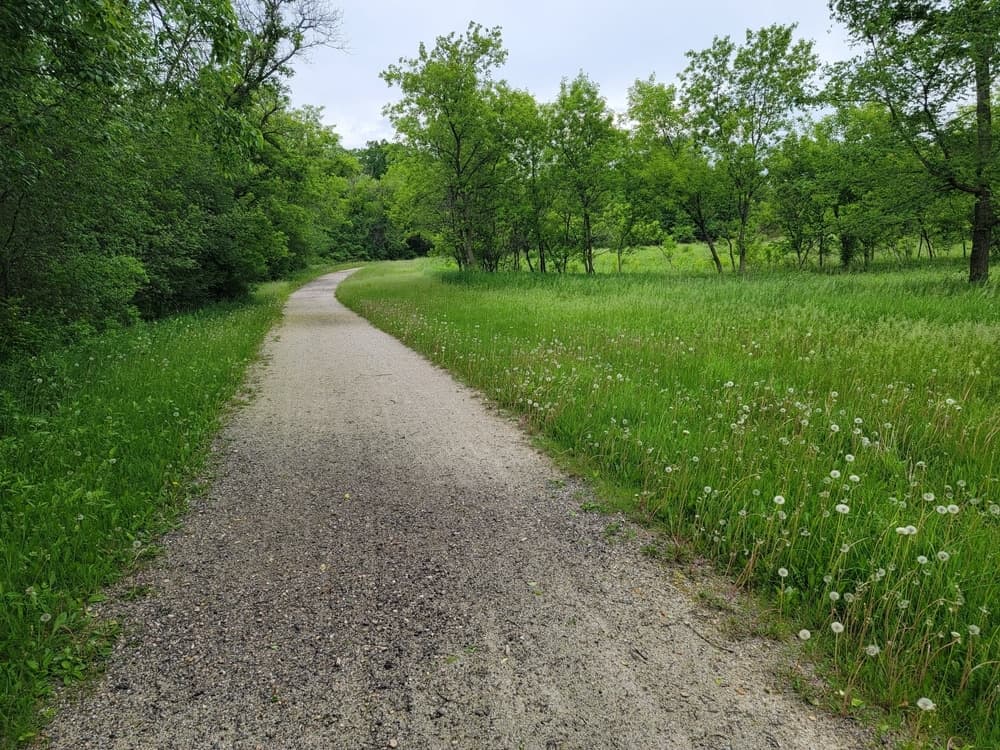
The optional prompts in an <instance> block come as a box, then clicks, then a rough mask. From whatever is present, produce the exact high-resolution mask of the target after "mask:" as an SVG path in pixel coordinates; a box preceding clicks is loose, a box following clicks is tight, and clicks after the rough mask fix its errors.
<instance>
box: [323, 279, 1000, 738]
mask: <svg viewBox="0 0 1000 750" xmlns="http://www.w3.org/2000/svg"><path fill="white" fill-rule="evenodd" d="M949 269H950V267H942V268H937V269H929V270H928V269H924V270H907V271H900V272H894V273H890V272H886V273H878V274H870V275H850V276H846V275H845V276H819V275H807V274H799V273H788V274H786V273H775V274H773V275H765V276H762V277H758V278H751V279H743V280H741V279H738V278H730V277H725V278H716V277H708V276H706V277H704V278H701V277H696V276H687V277H685V278H677V277H670V276H666V275H651V274H650V275H641V274H637V275H631V276H623V277H607V276H605V277H597V278H594V277H590V278H588V277H585V276H577V275H573V276H561V277H560V276H556V275H547V276H540V275H537V274H527V273H523V274H470V275H461V274H458V273H454V272H444V271H440V270H433V267H432V265H430V264H428V263H426V262H425V263H423V264H420V263H416V264H415V263H408V264H392V265H383V266H375V267H371V268H369V269H365V270H364V271H361V272H359V273H358V274H355V275H354V276H352V277H351V279H350V280H349V281H347V282H345V283H344V284H343V285H341V287H340V290H339V292H338V296H339V297H340V299H341V300H342V301H343V302H345V303H346V304H348V305H349V306H350V307H352V308H353V309H355V310H357V311H358V312H360V313H361V314H363V315H364V316H365V317H367V318H368V319H370V320H371V321H372V322H374V323H375V324H376V325H378V326H379V327H381V328H383V329H385V330H387V331H389V332H390V333H392V334H393V335H395V336H397V337H399V338H400V339H401V340H403V341H404V342H406V343H407V344H408V345H410V346H412V347H413V348H415V349H417V350H418V351H420V352H422V353H424V354H425V355H426V356H428V357H429V358H430V359H432V360H433V361H434V362H436V363H439V364H441V365H443V366H445V367H447V368H448V369H450V370H452V371H453V372H455V373H456V374H457V375H458V376H459V377H460V378H461V379H463V380H465V381H466V382H468V383H470V384H472V385H474V386H475V387H477V388H480V389H481V390H483V391H484V392H486V393H487V394H488V395H489V396H490V397H492V398H493V399H494V400H496V401H497V402H498V403H499V404H501V405H502V406H504V407H506V408H508V409H511V410H514V411H516V412H519V413H520V414H521V415H523V418H524V419H525V420H526V421H527V422H528V423H529V424H530V425H531V427H532V428H533V429H534V430H536V431H538V432H539V433H541V434H542V435H544V436H545V437H546V438H547V440H548V441H549V442H550V444H551V445H554V446H555V448H556V450H558V451H560V452H561V453H563V454H564V455H566V456H568V457H571V458H572V460H573V461H574V463H576V464H578V465H580V466H582V467H584V469H585V470H586V471H588V472H590V473H592V474H593V475H594V476H595V477H600V478H601V479H603V480H606V481H609V482H611V483H612V484H613V485H615V486H617V487H618V488H620V489H621V490H622V491H623V493H624V494H625V496H626V497H628V498H630V500H629V501H628V503H627V504H628V505H629V506H630V509H631V510H632V511H634V512H635V513H637V514H639V515H641V516H643V517H645V518H647V519H649V520H652V521H655V522H656V523H658V524H660V525H662V527H663V528H665V529H666V530H668V531H669V532H670V533H671V534H673V535H675V536H677V537H679V538H683V539H688V540H691V542H692V543H693V544H694V545H695V546H696V547H697V548H698V549H699V550H700V551H701V552H703V553H706V554H708V555H711V556H712V557H714V558H715V559H716V560H717V561H718V562H719V564H720V566H721V567H722V568H723V569H724V570H725V571H727V572H728V573H729V574H730V575H731V576H732V577H733V578H735V579H736V580H737V581H738V582H740V583H742V584H748V585H753V586H754V587H756V588H757V589H758V590H761V591H764V592H767V593H769V595H770V596H771V598H772V601H773V602H774V604H775V608H776V609H778V610H780V611H781V613H783V615H784V616H785V617H786V618H787V621H788V622H789V623H790V624H791V630H792V632H796V631H799V630H800V629H801V631H802V632H801V637H802V638H803V639H804V640H805V639H808V643H807V644H806V647H807V648H808V649H813V650H814V651H813V653H814V654H815V655H816V656H817V657H820V658H829V659H830V663H832V664H833V665H835V666H833V667H832V668H831V671H832V675H831V679H832V680H833V682H834V683H835V686H836V687H837V688H839V689H840V690H842V691H843V693H842V698H838V699H837V701H838V705H839V707H841V708H842V709H843V710H845V711H850V710H851V709H852V708H854V707H857V706H859V705H861V704H862V703H863V702H869V703H877V704H879V705H882V706H884V707H886V708H888V709H889V710H890V711H892V712H894V714H895V715H896V716H898V717H901V718H902V719H903V720H904V721H905V722H906V724H907V727H908V730H909V732H911V733H912V734H911V736H912V737H914V738H934V737H942V736H946V735H948V734H952V735H956V736H958V737H961V738H962V740H963V741H965V742H968V743H974V745H975V747H977V748H996V747H1000V719H998V708H1000V628H998V627H997V625H998V620H1000V576H998V575H997V571H998V570H1000V295H998V289H997V287H996V286H989V287H986V288H970V287H969V286H968V285H967V284H965V283H964V282H963V281H962V280H961V278H960V272H958V271H954V270H949ZM930 742H931V744H933V740H930ZM956 747H961V745H960V744H959V745H956Z"/></svg>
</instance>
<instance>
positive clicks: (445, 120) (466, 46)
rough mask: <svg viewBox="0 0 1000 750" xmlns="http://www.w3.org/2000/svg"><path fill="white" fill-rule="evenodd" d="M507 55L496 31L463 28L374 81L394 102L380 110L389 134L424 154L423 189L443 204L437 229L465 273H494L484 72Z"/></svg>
mask: <svg viewBox="0 0 1000 750" xmlns="http://www.w3.org/2000/svg"><path fill="white" fill-rule="evenodd" d="M506 57H507V52H506V50H505V49H504V48H503V41H502V39H501V36H500V29H499V28H492V29H485V28H483V27H482V26H480V25H479V24H476V23H470V24H469V28H468V30H467V31H466V33H465V35H464V36H456V35H455V34H449V35H447V36H440V37H438V38H437V42H436V44H435V46H434V48H433V49H431V50H430V51H428V49H427V47H426V46H425V45H423V44H421V45H420V48H419V51H418V54H417V57H415V58H411V59H401V60H400V62H399V64H398V65H391V66H389V67H388V68H387V69H386V70H385V71H384V72H383V73H382V78H384V79H385V81H386V83H388V84H389V85H390V86H398V87H399V89H400V91H401V92H402V98H401V99H400V101H399V102H398V103H396V104H393V105H390V106H388V107H386V113H387V114H388V115H389V118H390V119H391V120H392V123H393V125H395V127H396V129H397V131H398V132H399V133H400V134H401V135H403V136H404V137H405V138H406V139H407V142H408V143H409V144H410V146H411V147H413V148H414V149H415V150H417V151H418V152H420V153H421V154H422V155H424V156H425V157H426V161H425V165H424V177H425V181H424V186H425V188H426V189H427V190H429V191H430V192H431V193H432V194H433V196H434V199H433V200H434V201H435V203H438V204H440V205H442V206H443V207H444V213H445V215H446V220H445V221H444V222H443V223H442V224H441V226H440V230H441V232H442V234H444V236H445V237H446V238H447V240H448V244H449V245H450V246H451V248H452V250H453V253H454V256H455V259H456V260H457V261H458V263H459V264H460V265H462V266H463V267H467V268H475V267H477V266H480V265H482V266H484V267H486V268H492V269H495V268H496V265H497V260H498V259H497V257H496V253H495V252H494V245H493V241H492V237H493V233H492V232H490V228H491V223H492V221H493V216H492V213H493V211H494V209H495V202H494V200H493V197H494V195H495V192H496V190H497V188H498V186H499V185H498V182H497V180H496V172H495V167H496V165H497V163H498V160H499V159H500V154H498V146H499V145H500V143H499V141H498V138H497V134H498V132H499V122H498V97H500V96H501V94H502V88H503V87H502V86H499V85H498V84H496V83H495V82H494V81H493V79H492V73H493V71H494V70H495V69H497V68H498V67H500V66H501V65H502V64H503V62H504V60H505V59H506Z"/></svg>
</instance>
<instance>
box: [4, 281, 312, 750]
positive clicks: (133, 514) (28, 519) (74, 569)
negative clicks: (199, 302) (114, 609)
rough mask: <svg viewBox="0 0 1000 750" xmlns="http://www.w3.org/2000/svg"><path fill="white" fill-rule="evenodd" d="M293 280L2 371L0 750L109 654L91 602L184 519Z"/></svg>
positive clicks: (27, 733) (24, 735) (21, 736)
mask: <svg viewBox="0 0 1000 750" xmlns="http://www.w3.org/2000/svg"><path fill="white" fill-rule="evenodd" d="M316 273H318V271H317V272H314V273H312V274H310V275H316ZM305 278H307V276H303V277H302V278H300V279H299V280H298V281H302V280H304V279H305ZM297 283H298V282H294V283H293V282H276V283H272V284H267V285H265V286H263V287H261V289H259V290H258V292H257V294H256V295H255V297H254V299H253V300H252V301H249V302H246V303H241V304H230V305H217V306H214V307H211V308H208V309H205V310H202V311H200V312H196V313H192V314H189V315H180V316H177V317H174V318H170V319H167V320H163V321H160V322H157V323H149V324H142V325H137V326H134V327H131V328H128V329H124V330H119V331H114V332H109V333H107V334H104V335H101V336H99V337H95V338H93V339H90V340H88V341H86V342H83V343H82V344H80V345H78V346H75V347H72V348H70V349H64V350H60V351H54V352H50V353H49V354H47V355H45V356H41V357H36V358H32V359H30V360H27V361H21V362H15V363H8V364H7V366H5V367H4V368H3V369H2V370H0V747H12V746H14V745H15V744H16V743H17V742H18V740H19V739H27V738H29V737H30V736H32V733H33V731H34V729H35V728H36V727H37V726H38V723H39V721H40V719H41V717H40V715H39V711H38V707H39V705H40V701H41V700H42V699H43V698H44V697H45V696H46V695H48V694H49V692H50V685H51V683H52V681H53V680H65V681H67V682H70V681H73V680H76V679H79V678H81V677H83V676H84V675H85V674H86V672H87V671H88V667H89V665H90V663H91V662H92V660H93V658H94V657H95V656H96V655H97V654H98V652H100V651H101V649H103V648H104V647H105V646H106V643H107V641H106V639H104V638H102V637H101V635H102V634H101V633H100V632H98V631H96V630H95V628H94V627H93V626H92V623H91V621H90V617H89V613H88V606H89V605H90V604H92V603H93V602H95V601H97V600H99V599H100V593H99V592H100V589H101V587H102V586H103V585H105V584H107V583H109V582H110V581H112V580H114V579H115V578H116V577H117V576H118V575H120V572H121V570H122V569H123V568H126V567H128V566H129V565H131V564H133V563H135V562H136V561H137V560H138V559H139V558H141V557H143V556H144V555H147V554H149V553H150V551H151V549H152V544H153V543H154V541H155V536H156V534H157V533H159V532H162V531H163V530H164V529H165V528H166V525H167V524H168V523H169V522H170V520H171V519H173V518H175V517H176V515H177V513H178V512H180V511H181V510H182V509H183V506H184V499H185V498H186V497H187V496H188V494H189V493H190V492H191V491H192V480H193V479H194V478H195V476H196V473H197V472H198V470H199V469H200V468H201V467H202V466H203V462H204V457H205V456H206V453H207V448H208V445H209V443H210V441H211V439H212V437H213V436H214V435H215V433H216V431H217V430H218V428H219V423H220V417H221V415H222V414H223V413H224V411H225V408H226V404H227V403H228V402H229V400H230V398H231V397H232V395H233V393H234V392H235V390H236V389H237V387H238V386H239V384H240V383H241V382H242V379H243V375H244V372H245V371H246V368H247V365H248V364H249V363H250V362H251V361H252V360H253V359H254V358H255V356H256V353H257V350H258V348H259V346H260V343H261V340H262V338H263V336H264V334H265V332H266V331H267V330H268V329H269V328H270V327H271V326H272V325H273V324H274V322H275V321H276V320H277V319H278V317H279V316H280V314H281V308H282V306H283V303H284V301H285V299H286V298H287V296H288V293H289V292H290V291H291V289H292V288H293V287H294V286H295V285H296V284H297Z"/></svg>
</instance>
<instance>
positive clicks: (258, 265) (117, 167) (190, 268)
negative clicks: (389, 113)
mask: <svg viewBox="0 0 1000 750" xmlns="http://www.w3.org/2000/svg"><path fill="white" fill-rule="evenodd" d="M338 19H339V16H338V15H337V14H336V13H327V12H325V11H323V10H322V8H321V7H319V6H317V5H316V4H315V3H313V2H311V0H273V1H269V2H251V3H246V4H241V5H240V10H239V12H238V13H237V12H235V11H234V6H233V5H232V4H231V3H230V2H228V1H227V0H165V1H163V2H157V3H152V4H148V3H139V4H128V3H125V4H123V3H107V2H97V1H96V0H40V1H39V2H29V3H14V4H10V3H7V4H4V6H3V8H2V9H0V32H2V33H0V53H2V56H3V59H4V63H5V64H4V66H3V70H2V71H0V301H2V308H0V309H2V310H3V311H4V312H3V315H2V316H0V319H2V321H3V323H2V326H3V329H4V332H5V334H7V335H6V336H5V340H4V344H3V352H2V353H0V356H4V357H10V356H14V355H15V354H16V353H17V352H18V351H28V352H32V351H40V350H41V349H43V348H45V347H46V346H50V345H54V344H58V343H59V342H61V341H66V340H72V339H73V338H74V337H76V336H77V335H78V334H79V333H80V332H85V331H88V330H93V329H101V328H103V327H106V326H108V325H118V324H121V323H124V322H127V321H129V320H132V319H133V318H134V317H135V313H136V310H137V309H138V310H139V312H140V313H141V314H142V315H144V316H147V317H155V316H160V315H164V314H167V313H170V312H174V311H177V310H182V309H191V308H194V307H198V306H200V305H204V304H207V303H210V302H213V301H216V300H220V299H227V298H235V297H239V296H242V295H245V294H246V292H247V290H248V289H249V287H250V285H251V284H253V283H254V282H256V281H259V280H261V279H264V278H269V277H273V276H275V275H279V274H282V273H287V272H290V271H291V270H294V269H296V268H301V267H303V266H305V265H307V264H308V263H309V262H311V261H312V260H313V259H315V258H317V257H320V256H322V255H324V254H327V253H329V251H330V249H331V248H330V237H329V234H330V229H331V228H332V227H333V226H335V225H337V224H338V223H339V217H338V214H339V212H340V210H341V209H340V206H339V202H338V201H339V199H340V197H341V196H342V195H343V193H345V192H346V191H347V189H348V185H347V182H346V178H347V176H348V175H350V174H353V173H356V172H357V170H358V167H357V165H356V163H354V162H353V160H351V159H350V158H349V157H348V156H347V155H346V152H345V151H344V149H342V148H341V147H340V145H339V143H338V141H337V137H336V135H334V134H333V133H331V132H330V131H329V130H327V129H326V128H324V127H323V126H322V125H321V124H320V122H319V114H318V112H316V111H313V110H309V109H305V110H301V111H290V110H289V109H288V103H287V95H286V93H285V83H284V82H285V80H286V79H287V77H288V76H289V75H290V73H291V69H290V67H289V66H290V64H291V63H292V61H293V60H294V59H295V57H296V56H297V55H298V54H299V53H300V52H301V51H303V50H305V49H307V48H308V47H310V46H314V45H316V44H322V43H327V42H329V41H330V40H331V38H332V36H333V35H334V34H335V31H336V23H337V21H338ZM8 62H9V63H10V64H9V65H8ZM338 180H340V182H338Z"/></svg>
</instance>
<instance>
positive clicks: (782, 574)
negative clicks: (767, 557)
mask: <svg viewBox="0 0 1000 750" xmlns="http://www.w3.org/2000/svg"><path fill="white" fill-rule="evenodd" d="M778 576H780V577H781V578H788V568H778Z"/></svg>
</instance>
